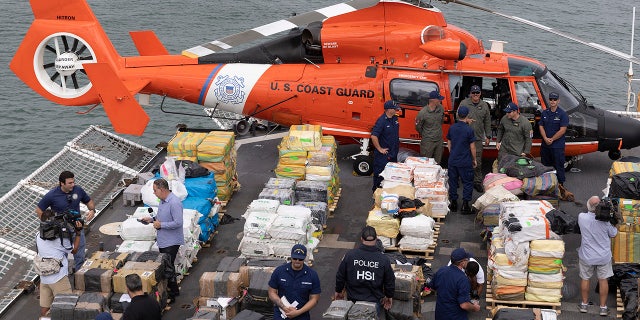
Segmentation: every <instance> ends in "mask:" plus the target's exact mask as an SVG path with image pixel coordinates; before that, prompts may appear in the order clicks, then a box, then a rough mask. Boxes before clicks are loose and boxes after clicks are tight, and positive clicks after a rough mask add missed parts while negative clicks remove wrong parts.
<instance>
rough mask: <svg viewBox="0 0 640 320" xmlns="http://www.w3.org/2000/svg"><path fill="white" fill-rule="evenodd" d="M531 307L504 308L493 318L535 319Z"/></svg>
mask: <svg viewBox="0 0 640 320" xmlns="http://www.w3.org/2000/svg"><path fill="white" fill-rule="evenodd" d="M535 319H536V315H535V314H534V313H533V310H531V309H512V308H502V309H500V310H498V312H496V314H495V315H494V316H493V320H535Z"/></svg>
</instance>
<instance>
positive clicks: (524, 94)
mask: <svg viewBox="0 0 640 320" xmlns="http://www.w3.org/2000/svg"><path fill="white" fill-rule="evenodd" d="M514 86H515V88H516V97H517V99H518V102H517V103H518V107H520V113H526V114H528V115H532V116H533V115H536V114H538V113H540V112H541V111H542V107H540V104H539V101H540V100H539V99H538V93H537V92H536V89H535V86H534V85H533V82H529V81H516V82H515V83H514Z"/></svg>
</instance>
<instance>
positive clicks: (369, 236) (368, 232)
mask: <svg viewBox="0 0 640 320" xmlns="http://www.w3.org/2000/svg"><path fill="white" fill-rule="evenodd" d="M360 236H361V237H362V240H365V241H374V240H376V239H377V238H378V234H377V233H376V229H375V228H374V227H372V226H366V227H364V228H362V234H361V235H360Z"/></svg>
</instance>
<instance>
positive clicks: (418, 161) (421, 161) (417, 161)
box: [404, 156, 437, 168]
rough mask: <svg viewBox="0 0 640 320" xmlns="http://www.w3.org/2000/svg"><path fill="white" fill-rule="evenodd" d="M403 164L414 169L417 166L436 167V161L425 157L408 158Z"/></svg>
mask: <svg viewBox="0 0 640 320" xmlns="http://www.w3.org/2000/svg"><path fill="white" fill-rule="evenodd" d="M404 164H406V165H408V166H410V167H412V168H415V167H416V166H418V165H437V163H436V160H435V159H433V158H427V157H414V156H410V157H407V158H406V159H405V160H404Z"/></svg>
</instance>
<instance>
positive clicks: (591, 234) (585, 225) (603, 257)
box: [578, 196, 618, 316]
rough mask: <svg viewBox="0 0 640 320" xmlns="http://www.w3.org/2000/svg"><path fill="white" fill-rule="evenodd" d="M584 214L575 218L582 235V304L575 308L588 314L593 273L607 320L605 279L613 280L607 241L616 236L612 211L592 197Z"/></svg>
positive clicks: (607, 287)
mask: <svg viewBox="0 0 640 320" xmlns="http://www.w3.org/2000/svg"><path fill="white" fill-rule="evenodd" d="M587 211H588V212H583V213H580V214H579V215H578V225H579V226H580V231H581V233H582V242H581V245H580V248H578V257H579V258H580V259H579V268H580V278H581V279H582V281H581V283H580V292H581V294H582V301H581V302H580V304H578V309H579V310H580V312H583V313H586V312H587V306H588V302H589V301H588V296H589V293H588V292H589V279H590V278H591V277H593V273H594V271H595V272H596V276H597V278H598V284H599V286H600V290H599V294H600V315H601V316H607V314H608V311H609V310H608V308H607V294H608V293H609V283H608V282H607V278H609V277H611V276H613V269H612V266H611V257H612V255H611V239H610V238H613V237H615V236H616V234H618V230H617V229H616V227H615V226H614V225H615V224H616V223H617V219H616V216H615V207H614V206H613V205H612V204H611V201H609V200H608V199H606V198H605V199H603V201H602V203H601V202H600V198H598V197H597V196H593V197H591V198H589V201H588V202H587Z"/></svg>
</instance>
